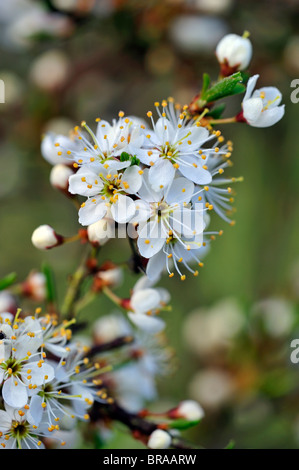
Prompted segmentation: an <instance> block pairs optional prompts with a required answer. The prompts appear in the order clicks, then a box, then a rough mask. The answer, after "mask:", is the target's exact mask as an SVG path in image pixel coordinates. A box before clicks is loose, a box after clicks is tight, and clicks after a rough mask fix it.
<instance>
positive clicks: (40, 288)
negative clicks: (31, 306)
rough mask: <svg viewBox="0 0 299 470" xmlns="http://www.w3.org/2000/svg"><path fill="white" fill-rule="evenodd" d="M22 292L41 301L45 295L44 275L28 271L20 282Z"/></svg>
mask: <svg viewBox="0 0 299 470" xmlns="http://www.w3.org/2000/svg"><path fill="white" fill-rule="evenodd" d="M22 294H23V295H25V296H26V297H30V298H31V299H33V300H35V301H36V302H43V301H44V300H45V298H46V295H47V289H46V277H45V275H44V274H43V273H39V272H33V273H30V274H29V276H28V278H27V279H26V281H25V282H23V284H22Z"/></svg>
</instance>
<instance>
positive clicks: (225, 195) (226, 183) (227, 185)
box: [192, 131, 242, 234]
mask: <svg viewBox="0 0 299 470" xmlns="http://www.w3.org/2000/svg"><path fill="white" fill-rule="evenodd" d="M216 134H217V137H218V141H219V142H218V143H221V142H223V140H224V138H223V137H222V136H221V135H220V132H219V131H217V132H216ZM232 150H233V146H232V142H231V141H227V142H226V143H225V144H223V145H221V146H216V145H215V147H214V153H210V154H209V155H208V156H207V158H206V165H207V167H208V169H209V171H210V173H211V175H212V181H211V182H210V184H208V185H204V186H203V185H196V186H195V190H194V193H193V196H192V203H193V204H196V203H198V202H201V203H202V204H203V206H204V207H206V208H208V209H209V210H211V211H212V210H213V211H215V212H216V214H217V215H219V216H220V217H221V218H222V219H223V220H224V221H225V222H227V223H229V224H230V225H234V223H235V222H234V221H233V220H231V218H230V217H231V215H232V214H233V208H232V205H231V204H232V203H233V202H234V197H233V196H234V191H233V189H232V188H231V184H232V183H236V182H238V181H242V178H228V177H224V176H223V174H224V172H225V170H226V169H227V168H230V167H231V166H232V162H231V160H230V156H231V152H232ZM221 233H222V232H219V234H221Z"/></svg>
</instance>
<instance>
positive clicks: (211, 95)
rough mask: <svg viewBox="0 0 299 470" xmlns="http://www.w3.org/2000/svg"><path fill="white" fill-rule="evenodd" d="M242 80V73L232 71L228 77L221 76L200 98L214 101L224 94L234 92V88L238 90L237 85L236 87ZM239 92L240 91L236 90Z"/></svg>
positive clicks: (223, 96) (228, 94)
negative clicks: (221, 78)
mask: <svg viewBox="0 0 299 470" xmlns="http://www.w3.org/2000/svg"><path fill="white" fill-rule="evenodd" d="M241 82H242V75H241V73H240V72H237V73H234V74H233V75H231V76H230V77H226V78H223V80H220V82H218V83H216V84H215V85H213V86H212V87H211V88H209V89H208V90H207V91H206V92H205V94H204V96H202V99H205V100H206V101H207V102H208V103H209V102H211V101H216V100H219V99H221V98H225V97H226V96H230V95H233V94H235V89H236V90H239V87H238V88H236V87H237V86H238V85H240V83H241ZM237 92H238V93H240V91H237Z"/></svg>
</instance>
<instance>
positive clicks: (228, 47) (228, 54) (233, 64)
mask: <svg viewBox="0 0 299 470" xmlns="http://www.w3.org/2000/svg"><path fill="white" fill-rule="evenodd" d="M216 56H217V59H218V62H219V64H220V65H221V75H222V76H224V77H228V76H229V75H231V74H233V73H234V72H237V71H238V70H245V69H247V67H248V65H249V63H250V61H251V57H252V45H251V42H250V40H249V39H248V37H247V34H246V33H245V34H244V36H238V35H237V34H227V35H226V36H224V37H223V38H222V39H221V41H220V42H219V43H218V45H217V47H216Z"/></svg>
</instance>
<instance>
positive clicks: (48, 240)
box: [31, 225, 63, 250]
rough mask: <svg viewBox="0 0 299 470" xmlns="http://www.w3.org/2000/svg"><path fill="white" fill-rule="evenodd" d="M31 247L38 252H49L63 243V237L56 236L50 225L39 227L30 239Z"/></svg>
mask: <svg viewBox="0 0 299 470" xmlns="http://www.w3.org/2000/svg"><path fill="white" fill-rule="evenodd" d="M31 241H32V243H33V245H34V246H35V247H36V248H38V249H39V250H49V249H50V248H54V246H58V245H61V244H62V243H63V237H62V236H61V235H58V234H57V233H56V232H55V230H54V229H53V228H52V227H50V225H40V226H39V227H37V228H36V229H35V230H34V232H33V234H32V237H31Z"/></svg>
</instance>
